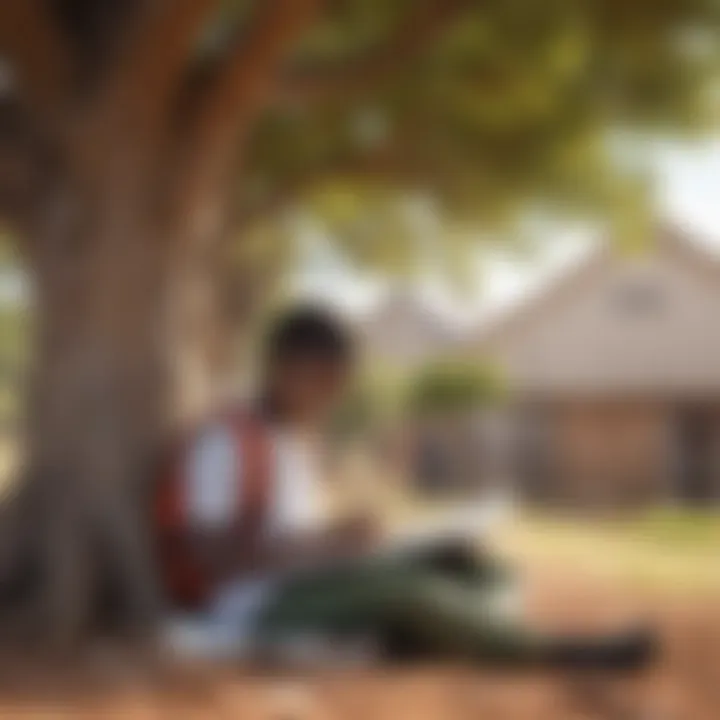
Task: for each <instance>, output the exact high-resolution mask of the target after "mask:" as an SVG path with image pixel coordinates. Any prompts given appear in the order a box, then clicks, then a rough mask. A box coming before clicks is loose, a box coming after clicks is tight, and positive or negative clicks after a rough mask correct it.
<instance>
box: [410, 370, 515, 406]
mask: <svg viewBox="0 0 720 720" xmlns="http://www.w3.org/2000/svg"><path fill="white" fill-rule="evenodd" d="M502 394H503V389H502V382H501V379H500V377H499V375H498V373H497V372H496V371H495V370H494V369H493V368H490V367H489V366H487V365H482V364H470V363H448V362H443V363H434V364H431V365H429V366H426V367H424V368H422V369H421V370H420V371H419V372H418V373H417V374H416V375H415V376H414V377H413V378H412V379H411V381H410V383H409V386H408V389H407V397H406V404H407V408H408V410H409V411H410V412H412V413H415V414H419V415H428V414H445V413H458V412H460V413H462V412H466V411H472V410H475V409H478V408H480V407H483V406H486V405H488V404H491V403H495V402H497V401H499V400H500V399H501V398H502Z"/></svg>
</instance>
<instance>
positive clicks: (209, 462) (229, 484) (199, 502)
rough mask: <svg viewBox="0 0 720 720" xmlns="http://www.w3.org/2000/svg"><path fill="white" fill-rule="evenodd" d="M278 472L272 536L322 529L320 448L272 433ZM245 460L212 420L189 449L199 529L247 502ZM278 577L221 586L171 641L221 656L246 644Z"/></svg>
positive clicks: (224, 519) (193, 518)
mask: <svg viewBox="0 0 720 720" xmlns="http://www.w3.org/2000/svg"><path fill="white" fill-rule="evenodd" d="M271 447H272V450H271V451H272V453H273V456H274V457H273V467H274V476H273V478H272V497H271V501H270V507H269V508H268V519H267V526H266V532H267V534H268V537H272V538H278V537H285V538H288V540H291V538H292V537H293V535H297V534H298V533H302V532H304V531H307V530H311V529H313V528H317V527H318V526H319V525H320V524H322V522H323V520H324V516H325V513H324V507H323V504H322V501H321V492H320V487H319V477H320V474H319V472H318V470H317V463H316V457H317V456H316V453H315V452H314V448H313V445H312V443H311V442H309V441H308V439H306V438H303V437H301V436H299V435H298V434H294V433H291V432H280V431H277V432H275V433H274V436H273V438H272V442H271ZM242 471H243V458H242V457H241V453H240V449H239V447H238V442H237V438H236V436H235V434H234V432H233V430H232V429H231V428H229V427H227V426H226V425H224V424H220V423H218V424H215V425H211V426H209V427H208V428H207V429H206V430H205V431H204V432H203V433H202V434H201V435H200V437H199V438H198V439H197V440H196V441H195V444H194V445H193V446H192V447H191V448H190V452H189V454H188V457H187V461H186V466H185V482H186V483H187V487H186V490H187V493H186V497H187V512H188V515H189V518H190V522H191V523H193V524H195V526H196V527H198V528H206V529H213V530H217V529H222V528H223V527H225V526H227V525H228V524H229V523H231V522H232V521H233V519H234V517H236V516H237V511H238V507H239V503H241V502H242ZM277 580H278V578H277V576H276V575H273V576H264V577H255V578H252V579H247V578H243V579H240V580H238V581H236V582H230V583H227V584H226V585H225V586H224V587H222V588H220V589H219V590H218V592H217V593H216V596H215V598H214V599H213V600H212V602H211V604H210V607H209V608H208V609H207V610H208V618H207V620H206V621H203V622H201V623H200V624H199V625H198V624H197V623H195V622H190V623H189V624H188V622H185V621H183V622H181V623H180V624H177V625H175V629H174V630H173V631H171V632H172V635H173V636H174V639H172V640H171V642H172V643H173V644H174V645H175V646H176V647H177V648H178V649H179V650H180V651H181V652H190V653H193V654H198V653H200V654H204V655H210V656H218V655H225V654H238V653H240V654H242V653H243V652H244V651H245V650H247V648H248V646H249V644H250V642H251V640H252V633H253V629H254V627H255V621H256V618H257V616H258V613H259V611H260V610H261V609H262V608H263V607H264V606H265V604H266V603H267V602H268V599H269V598H270V597H271V596H272V593H273V592H274V588H275V585H276V582H277Z"/></svg>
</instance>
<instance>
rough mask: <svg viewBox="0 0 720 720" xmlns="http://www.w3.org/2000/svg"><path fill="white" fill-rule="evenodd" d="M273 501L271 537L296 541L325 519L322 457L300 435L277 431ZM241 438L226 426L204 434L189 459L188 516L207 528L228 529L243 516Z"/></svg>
mask: <svg viewBox="0 0 720 720" xmlns="http://www.w3.org/2000/svg"><path fill="white" fill-rule="evenodd" d="M271 451H272V453H273V462H272V466H273V467H274V469H275V472H274V477H273V478H272V497H271V501H270V507H269V508H268V526H267V532H268V535H269V536H272V537H283V536H292V535H294V534H297V533H301V532H304V531H306V530H310V529H312V528H314V527H317V525H319V524H320V523H321V522H322V520H323V515H324V512H323V507H322V501H321V493H320V488H319V472H318V470H317V462H316V457H317V456H316V453H315V452H314V448H313V445H312V443H311V442H310V441H309V440H308V439H306V438H304V437H302V436H300V435H299V434H297V433H291V432H281V431H278V432H275V433H274V436H273V438H272V450H271ZM240 455H241V454H240V449H239V447H238V443H237V439H236V437H235V434H234V433H233V431H232V430H231V429H230V428H228V427H227V426H225V425H224V424H215V425H211V426H210V427H208V428H207V430H205V432H203V433H202V434H201V435H200V437H199V438H198V440H197V441H196V442H195V445H194V446H193V447H192V448H191V449H190V453H189V455H188V460H187V465H186V471H185V481H186V483H187V488H186V491H187V492H186V497H187V503H188V505H187V512H188V515H189V518H190V522H191V523H193V524H194V525H195V526H196V527H198V528H201V529H213V530H217V529H222V528H223V527H226V526H227V525H228V524H229V523H231V522H232V521H233V518H234V517H236V516H237V511H238V508H239V503H241V502H242V466H243V459H242V457H241V456H240Z"/></svg>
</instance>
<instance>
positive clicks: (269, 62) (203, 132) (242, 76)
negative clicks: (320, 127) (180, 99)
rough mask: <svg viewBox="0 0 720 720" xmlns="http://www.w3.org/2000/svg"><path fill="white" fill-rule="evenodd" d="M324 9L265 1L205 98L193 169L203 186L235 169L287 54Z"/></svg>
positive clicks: (301, 0) (192, 145) (318, 4)
mask: <svg viewBox="0 0 720 720" xmlns="http://www.w3.org/2000/svg"><path fill="white" fill-rule="evenodd" d="M322 5H323V0H259V2H258V3H257V9H256V12H255V16H254V18H253V19H252V20H251V23H250V27H249V30H248V32H247V33H246V34H245V33H244V34H243V37H241V38H238V39H237V41H236V42H235V44H234V48H233V50H232V51H231V52H230V53H229V55H228V57H227V58H226V59H225V61H224V63H223V65H222V67H221V68H220V69H219V71H218V72H217V73H216V74H215V76H214V77H213V79H212V80H211V81H210V83H209V86H208V87H207V89H206V91H205V92H204V93H203V94H202V96H201V97H200V98H199V112H198V114H197V116H196V121H195V123H194V125H193V126H192V128H191V131H190V138H189V152H190V154H191V157H192V161H191V163H190V166H191V167H192V172H193V174H194V176H195V177H196V178H197V180H198V181H199V182H204V181H206V180H212V179H213V178H216V177H217V176H219V175H221V174H222V173H223V172H224V171H226V170H229V169H230V167H231V166H232V161H233V160H234V158H235V154H234V153H233V149H234V145H235V141H236V139H238V138H242V137H243V136H244V135H245V134H246V133H247V131H248V130H249V129H250V127H252V124H253V123H254V121H255V120H256V118H257V116H258V115H259V113H260V112H262V110H263V108H264V107H265V105H266V104H267V102H268V101H269V100H270V98H271V97H272V94H273V92H274V90H275V81H276V79H277V76H278V75H279V70H280V66H281V64H282V62H283V60H284V58H285V55H286V53H287V51H288V50H289V49H290V48H291V46H292V44H293V41H294V40H295V39H296V38H297V37H298V36H299V35H300V34H301V33H302V31H303V30H304V29H305V27H306V26H307V25H308V24H309V23H310V22H311V21H312V20H313V19H314V18H315V17H316V15H317V13H318V12H319V11H320V10H321V8H322Z"/></svg>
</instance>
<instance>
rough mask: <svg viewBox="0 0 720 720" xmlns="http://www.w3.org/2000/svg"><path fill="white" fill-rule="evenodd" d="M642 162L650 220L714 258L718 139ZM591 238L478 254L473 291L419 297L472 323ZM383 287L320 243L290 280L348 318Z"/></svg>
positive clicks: (534, 284) (543, 277)
mask: <svg viewBox="0 0 720 720" xmlns="http://www.w3.org/2000/svg"><path fill="white" fill-rule="evenodd" d="M648 163H649V168H650V170H651V172H652V175H653V178H654V199H655V212H656V215H657V217H658V218H660V219H662V220H667V221H669V222H672V223H673V224H676V225H678V226H680V227H682V228H684V229H686V230H687V231H689V233H690V234H691V236H692V237H693V238H694V239H696V240H697V241H698V242H699V243H700V244H702V245H704V246H705V247H707V248H708V249H709V250H711V251H713V252H717V253H719V254H720V138H717V139H714V140H710V141H708V140H706V141H694V142H686V143H682V144H680V143H672V144H670V143H664V144H659V145H657V146H655V147H653V149H652V151H651V152H650V154H649V160H648ZM595 239H596V238H595V237H594V234H593V232H592V231H590V230H589V229H587V228H585V229H578V228H577V227H568V228H566V229H565V230H562V231H560V232H559V233H558V234H557V236H556V237H555V238H554V239H553V241H552V242H548V243H546V244H545V245H544V246H543V251H542V252H541V253H540V254H537V255H533V256H532V257H531V258H527V257H525V258H523V257H518V256H517V254H515V255H513V254H510V253H508V252H507V251H502V250H501V249H498V250H497V251H492V250H490V251H488V250H484V251H483V252H482V255H481V257H480V258H479V262H478V271H477V274H478V282H477V291H476V292H475V293H473V294H471V295H470V296H463V297H462V299H458V298H457V297H456V296H453V295H452V294H450V293H448V292H447V290H446V289H444V288H443V286H442V285H441V284H440V283H438V282H437V281H433V280H432V279H428V280H426V281H424V282H423V283H422V284H421V286H420V287H419V288H418V290H419V296H420V297H421V300H422V301H424V302H425V303H426V304H427V305H429V306H430V307H432V308H434V309H435V310H436V311H437V312H439V313H440V314H445V315H446V316H447V317H448V318H449V319H452V320H455V321H458V322H470V323H472V322H477V321H478V320H479V319H480V318H482V317H484V316H487V315H491V314H493V313H494V312H496V311H499V310H501V309H503V308H506V307H507V306H509V305H512V304H513V303H515V302H517V301H519V300H521V299H522V298H523V297H524V296H525V295H526V294H527V293H529V292H533V291H535V290H537V289H538V288H540V287H542V286H543V285H544V284H547V283H548V282H551V281H552V278H553V277H555V276H557V275H559V274H562V273H563V272H565V271H566V270H567V269H568V268H569V267H570V266H572V265H573V264H574V263H577V262H579V261H580V260H581V259H582V257H583V256H584V255H585V254H586V253H587V252H589V251H590V250H591V248H592V246H593V244H594V242H595ZM385 287H386V286H385V285H384V284H383V283H382V282H380V281H378V279H377V278H374V277H367V276H362V275H360V274H358V273H357V272H356V271H354V270H353V269H352V268H351V267H348V266H346V265H344V264H343V263H342V262H341V261H340V260H339V259H338V258H334V257H332V255H331V254H329V253H327V252H326V251H325V250H324V249H323V247H322V243H321V244H320V246H319V247H317V248H316V250H315V253H314V254H313V253H312V252H311V253H310V254H309V257H308V261H307V262H306V264H305V267H304V268H303V271H302V272H301V273H300V275H299V276H298V278H297V289H298V290H299V291H300V292H301V293H302V294H310V295H312V296H317V297H321V298H328V299H330V300H332V301H333V302H335V303H337V304H338V305H339V306H340V307H341V308H343V309H347V310H348V311H350V312H364V311H366V310H367V309H369V308H370V307H372V305H373V304H374V303H376V302H378V301H379V299H380V298H381V297H382V294H383V291H384V289H385Z"/></svg>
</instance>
